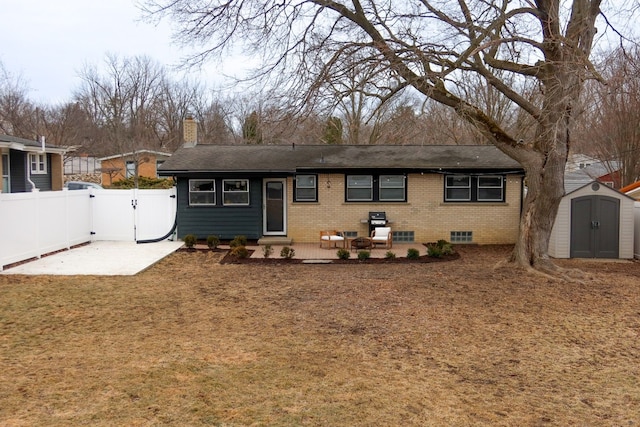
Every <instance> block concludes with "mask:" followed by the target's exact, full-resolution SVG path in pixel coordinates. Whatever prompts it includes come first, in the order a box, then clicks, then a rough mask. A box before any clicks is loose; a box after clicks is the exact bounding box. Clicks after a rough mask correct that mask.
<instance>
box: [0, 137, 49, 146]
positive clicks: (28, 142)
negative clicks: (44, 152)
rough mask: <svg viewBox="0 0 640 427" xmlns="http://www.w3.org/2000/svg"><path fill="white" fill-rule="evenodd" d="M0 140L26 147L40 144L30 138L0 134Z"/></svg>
mask: <svg viewBox="0 0 640 427" xmlns="http://www.w3.org/2000/svg"><path fill="white" fill-rule="evenodd" d="M0 141H2V142H15V143H18V144H22V145H25V146H28V147H40V146H41V145H42V144H41V143H40V142H38V141H32V140H30V139H25V138H18V137H16V136H10V135H0Z"/></svg>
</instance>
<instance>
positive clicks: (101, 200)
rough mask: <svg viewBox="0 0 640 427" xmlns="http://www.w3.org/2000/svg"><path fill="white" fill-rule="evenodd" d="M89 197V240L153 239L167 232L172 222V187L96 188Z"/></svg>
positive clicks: (173, 196) (174, 206) (173, 195)
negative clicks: (90, 236)
mask: <svg viewBox="0 0 640 427" xmlns="http://www.w3.org/2000/svg"><path fill="white" fill-rule="evenodd" d="M91 197H92V198H91V203H92V212H93V223H92V234H93V240H119V241H123V240H124V241H127V240H129V241H138V240H149V239H155V238H159V237H162V236H164V235H165V234H167V233H168V232H169V231H170V230H171V227H172V226H173V223H174V221H175V214H176V190H175V188H172V189H170V190H138V189H132V190H99V191H96V192H94V193H93V194H92V196H91Z"/></svg>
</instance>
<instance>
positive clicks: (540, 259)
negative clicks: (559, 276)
mask: <svg viewBox="0 0 640 427" xmlns="http://www.w3.org/2000/svg"><path fill="white" fill-rule="evenodd" d="M565 153H566V151H565ZM543 160H546V161H543V162H540V161H534V162H531V163H532V164H525V170H526V172H527V174H526V183H527V195H526V197H525V200H524V205H523V209H522V215H521V217H520V234H519V236H518V241H517V242H516V245H515V248H514V250H513V253H512V255H511V259H510V261H512V262H514V263H515V264H517V265H518V266H522V267H527V268H530V267H533V268H536V269H540V270H546V271H548V270H553V269H554V268H555V267H554V265H553V263H552V262H551V261H550V259H549V256H548V245H549V238H550V236H551V230H552V228H553V224H554V222H555V219H556V214H557V212H558V206H559V205H560V200H561V199H562V196H563V195H564V165H565V163H566V154H564V155H562V154H559V153H553V154H552V155H548V156H547V158H546V159H543Z"/></svg>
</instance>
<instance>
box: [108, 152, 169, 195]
mask: <svg viewBox="0 0 640 427" xmlns="http://www.w3.org/2000/svg"><path fill="white" fill-rule="evenodd" d="M169 157H171V153H164V152H161V151H153V150H137V151H131V152H129V153H123V154H114V155H112V156H107V157H100V158H99V159H98V161H100V172H101V174H102V185H105V186H109V185H111V184H113V183H114V182H117V181H122V180H125V179H127V178H131V177H133V176H135V174H136V170H137V173H138V176H144V177H146V178H157V177H158V166H159V165H161V164H162V163H164V161H165V160H167V159H168V158H169Z"/></svg>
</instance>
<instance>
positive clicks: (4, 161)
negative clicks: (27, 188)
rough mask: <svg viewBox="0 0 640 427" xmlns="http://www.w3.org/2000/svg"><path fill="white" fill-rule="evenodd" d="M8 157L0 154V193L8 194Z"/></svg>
mask: <svg viewBox="0 0 640 427" xmlns="http://www.w3.org/2000/svg"><path fill="white" fill-rule="evenodd" d="M10 190H11V189H10V188H9V155H8V154H4V153H2V192H3V193H9V192H10Z"/></svg>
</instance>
